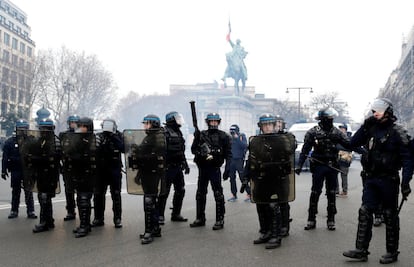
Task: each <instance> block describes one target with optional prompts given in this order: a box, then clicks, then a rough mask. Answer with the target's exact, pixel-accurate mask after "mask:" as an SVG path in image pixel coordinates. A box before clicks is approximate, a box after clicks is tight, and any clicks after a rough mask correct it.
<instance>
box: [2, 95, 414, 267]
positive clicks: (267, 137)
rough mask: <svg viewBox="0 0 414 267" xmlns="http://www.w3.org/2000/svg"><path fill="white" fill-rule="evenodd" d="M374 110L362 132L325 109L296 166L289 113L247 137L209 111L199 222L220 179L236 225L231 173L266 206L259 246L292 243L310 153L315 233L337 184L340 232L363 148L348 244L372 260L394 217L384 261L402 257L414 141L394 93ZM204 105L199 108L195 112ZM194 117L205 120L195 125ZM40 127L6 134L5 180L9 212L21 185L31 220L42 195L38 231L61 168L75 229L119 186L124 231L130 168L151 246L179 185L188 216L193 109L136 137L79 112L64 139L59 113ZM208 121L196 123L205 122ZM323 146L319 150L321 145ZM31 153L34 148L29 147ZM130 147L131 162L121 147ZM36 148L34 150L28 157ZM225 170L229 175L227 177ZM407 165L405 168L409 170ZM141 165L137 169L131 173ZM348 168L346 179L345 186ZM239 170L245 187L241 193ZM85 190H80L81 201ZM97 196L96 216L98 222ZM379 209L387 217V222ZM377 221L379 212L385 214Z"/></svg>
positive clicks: (267, 117)
mask: <svg viewBox="0 0 414 267" xmlns="http://www.w3.org/2000/svg"><path fill="white" fill-rule="evenodd" d="M371 112H372V114H370V116H368V117H367V119H366V120H365V121H364V123H363V124H362V126H361V127H360V128H359V129H358V130H357V131H356V133H355V134H354V135H353V136H351V135H350V134H347V132H346V130H347V129H346V124H344V125H341V127H339V128H340V129H338V128H336V127H334V124H333V121H334V118H335V116H336V115H337V114H336V111H335V110H334V109H332V108H329V107H327V108H323V109H321V110H320V111H319V112H318V115H317V117H316V118H315V119H316V120H318V125H317V126H314V127H312V128H311V129H309V130H308V131H307V133H306V135H305V138H304V145H303V148H302V151H301V154H300V157H299V166H298V167H296V168H294V162H295V159H294V155H295V149H296V141H295V136H293V135H292V134H291V133H289V132H288V131H287V130H286V125H285V122H284V120H283V118H281V117H280V116H276V115H273V114H270V113H266V114H263V115H261V116H260V117H259V119H258V123H257V125H258V129H259V134H258V135H256V136H252V137H250V139H249V141H247V137H246V135H245V134H244V133H242V132H241V130H240V128H239V126H238V125H237V124H233V125H231V127H230V129H229V133H227V132H225V131H222V130H220V129H219V125H220V123H221V117H220V115H219V114H218V113H209V114H207V116H206V117H205V123H206V126H207V129H206V130H202V131H200V130H198V127H196V125H195V132H194V140H193V143H192V145H191V152H192V153H193V154H194V162H195V164H196V166H197V168H198V182H197V190H196V196H195V202H196V217H195V220H194V221H193V222H192V223H190V227H204V226H205V225H206V213H205V209H206V202H207V201H206V196H207V191H208V185H209V184H211V189H212V191H213V195H214V200H215V209H216V218H215V223H214V225H213V226H212V229H213V230H221V229H223V228H224V221H225V197H224V192H223V185H222V181H226V180H228V179H229V181H230V191H231V197H230V198H229V199H228V200H227V201H228V202H235V201H237V200H238V193H241V194H243V193H244V192H246V199H245V201H247V202H253V203H255V204H256V210H257V216H258V222H259V236H258V238H257V239H255V240H253V244H266V245H265V248H266V249H275V248H277V247H279V246H281V242H282V238H284V237H287V236H288V235H289V229H290V226H289V224H290V221H291V219H290V205H289V202H291V201H293V200H294V198H295V196H294V195H295V192H294V188H295V186H294V175H295V174H296V175H300V174H301V172H302V166H303V164H304V162H305V160H307V159H308V160H309V161H310V171H311V174H312V187H311V192H310V197H309V208H308V219H307V223H306V225H305V227H304V230H307V231H311V230H313V229H315V228H316V227H317V224H316V215H317V213H318V202H319V198H320V195H321V193H322V190H323V185H324V184H325V187H326V197H327V221H326V227H327V229H328V230H330V231H335V230H336V225H335V215H336V214H337V208H336V197H337V195H341V196H347V194H348V184H347V174H348V168H349V166H350V164H351V160H352V157H351V158H350V155H351V152H352V151H355V152H357V153H360V154H362V156H361V165H362V172H361V178H362V184H363V195H362V204H361V207H360V208H359V217H358V228H357V237H356V245H355V249H352V250H349V251H345V252H343V255H344V256H345V257H348V258H351V259H355V260H359V261H367V259H368V255H369V251H368V248H369V243H370V240H371V237H372V226H373V225H374V226H378V225H380V224H381V223H382V222H384V223H385V225H386V254H384V255H383V256H382V257H381V258H380V263H381V264H388V263H393V262H395V261H397V260H398V254H399V251H398V244H399V230H400V229H399V209H398V205H399V202H398V199H399V194H400V192H401V194H402V199H403V200H405V199H407V197H408V195H409V194H410V193H411V188H410V184H409V182H410V180H411V178H412V175H413V169H414V160H413V154H414V141H413V140H412V139H411V138H410V136H409V135H408V134H407V131H406V130H405V129H404V128H403V127H402V126H400V125H398V124H396V120H397V118H396V116H395V114H394V110H393V105H392V103H391V102H390V101H389V100H388V99H385V98H379V99H376V100H375V101H374V102H373V104H372V106H371ZM194 114H195V111H194V113H193V116H194ZM194 119H195V118H194V117H193V122H194ZM36 121H37V127H38V130H30V129H29V124H28V122H27V121H25V120H19V121H17V122H16V134H15V135H14V136H12V137H10V138H9V139H8V140H6V142H5V144H4V149H3V159H2V172H1V177H2V178H3V179H5V180H6V179H7V178H8V175H9V173H10V174H11V187H12V201H11V202H12V205H11V211H10V214H9V216H8V218H9V219H14V218H16V217H18V213H19V202H20V194H21V188H22V185H23V189H24V190H23V191H24V193H25V200H26V207H27V211H26V212H27V217H28V218H31V219H36V218H37V215H36V214H35V211H34V204H33V192H37V195H38V199H39V203H40V216H39V217H40V222H39V224H36V225H35V227H34V228H33V232H34V233H38V232H44V231H48V230H51V229H53V228H54V226H55V225H54V218H53V207H52V201H51V199H52V198H53V197H55V195H56V192H57V187H58V181H59V175H60V174H62V175H63V180H64V187H65V197H66V210H67V215H66V216H65V217H64V221H70V220H74V219H76V215H77V213H76V211H75V210H76V207H77V208H78V209H77V212H78V215H79V222H80V224H79V227H77V228H76V229H74V231H73V232H74V234H75V237H84V236H87V235H88V233H89V232H90V231H91V227H100V226H103V225H104V224H105V218H104V214H105V200H106V197H105V194H106V191H107V189H108V186H109V189H110V193H111V198H112V210H113V223H114V226H115V228H121V227H122V200H121V199H122V197H121V187H122V171H123V167H125V168H126V169H130V170H132V172H128V171H126V173H127V176H128V175H129V176H130V177H127V179H130V180H131V181H133V183H134V184H135V185H136V186H138V187H139V188H140V190H141V191H140V192H141V193H138V194H140V195H143V205H144V216H145V230H144V232H143V233H142V234H141V235H140V238H141V243H142V244H150V243H152V242H153V241H154V238H155V237H160V236H161V226H162V225H163V224H164V223H165V207H166V202H167V199H168V197H169V193H170V191H171V187H172V186H173V188H174V195H173V199H172V212H171V217H170V219H171V221H176V222H186V221H187V220H188V219H187V218H185V217H183V216H182V215H181V209H182V205H183V199H184V196H185V179H184V175H187V174H189V173H190V168H189V166H188V163H187V160H186V157H185V139H184V137H183V134H182V132H181V130H180V127H181V126H182V124H183V118H182V115H181V114H179V113H178V112H175V111H172V112H169V113H167V114H166V116H165V125H162V124H161V120H160V118H159V117H158V116H157V115H154V114H148V115H146V116H144V118H143V120H142V124H143V129H140V130H139V131H140V134H141V136H142V138H141V139H140V140H132V141H131V140H129V141H127V142H126V141H125V140H126V139H125V138H126V137H125V136H124V135H123V134H122V133H121V132H119V131H118V129H117V124H116V122H115V121H114V120H112V119H106V120H104V121H103V122H102V125H101V127H102V131H101V132H99V133H95V132H94V128H93V121H92V120H91V119H90V118H87V117H82V118H81V117H79V116H76V115H73V116H70V117H69V118H68V120H67V124H68V130H67V131H65V132H62V133H60V134H59V136H56V135H55V134H54V130H55V127H54V123H53V121H52V120H51V119H49V118H48V117H39V118H37V119H36ZM195 121H196V120H195ZM311 151H312V153H310V152H311ZM29 152H30V153H29ZM123 153H125V154H128V160H126V161H125V164H126V166H123V163H122V160H121V155H122V154H123ZM28 155H30V156H28ZM222 170H224V171H223V173H222ZM400 170H402V171H401V176H400ZM131 173H132V174H133V175H132V176H131ZM338 174H340V175H341V176H340V178H341V180H342V183H341V188H342V191H339V180H338ZM237 176H238V177H239V180H240V184H241V186H240V190H239V191H238V189H237V179H236V178H237ZM75 195H76V197H75ZM92 199H93V204H94V205H93V211H94V219H93V220H92V221H91V216H92V215H91V214H92V203H91V202H92ZM378 216H381V222H380V223H379V224H378V220H377V218H378ZM374 218H375V219H374Z"/></svg>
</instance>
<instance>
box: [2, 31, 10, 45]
mask: <svg viewBox="0 0 414 267" xmlns="http://www.w3.org/2000/svg"><path fill="white" fill-rule="evenodd" d="M3 43H4V44H5V45H7V46H10V35H9V34H8V33H7V32H5V33H4V38H3Z"/></svg>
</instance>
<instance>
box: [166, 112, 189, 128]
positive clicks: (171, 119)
mask: <svg viewBox="0 0 414 267" xmlns="http://www.w3.org/2000/svg"><path fill="white" fill-rule="evenodd" d="M165 121H166V123H167V124H173V123H176V124H177V125H178V126H183V125H184V117H183V115H181V114H180V113H178V112H175V111H172V112H170V113H168V114H167V115H165Z"/></svg>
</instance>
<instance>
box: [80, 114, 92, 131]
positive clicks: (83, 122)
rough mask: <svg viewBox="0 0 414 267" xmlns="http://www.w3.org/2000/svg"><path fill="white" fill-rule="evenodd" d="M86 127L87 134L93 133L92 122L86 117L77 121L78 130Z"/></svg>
mask: <svg viewBox="0 0 414 267" xmlns="http://www.w3.org/2000/svg"><path fill="white" fill-rule="evenodd" d="M79 127H86V129H87V131H88V132H93V120H92V119H91V118H88V117H82V118H80V119H79V121H78V128H79Z"/></svg>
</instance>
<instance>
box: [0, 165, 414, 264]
mask: <svg viewBox="0 0 414 267" xmlns="http://www.w3.org/2000/svg"><path fill="white" fill-rule="evenodd" d="M359 171H360V167H359V162H358V161H354V162H353V165H352V166H351V170H350V175H349V184H350V188H349V196H348V198H337V208H338V215H337V217H336V221H337V230H336V231H333V232H331V231H328V230H327V229H326V197H324V195H322V196H321V200H320V203H319V214H318V216H317V228H316V229H315V230H313V231H304V230H303V227H304V225H305V223H306V219H307V208H308V199H309V192H310V184H311V177H310V174H309V173H306V172H305V173H302V174H301V175H300V176H298V177H297V180H296V200H295V201H294V202H292V203H291V217H292V218H293V222H292V224H291V231H290V236H289V237H287V238H285V239H283V241H282V246H281V247H280V248H278V249H274V250H266V249H265V248H264V245H253V243H252V241H253V239H255V238H256V237H257V236H258V220H257V214H256V209H255V205H253V204H250V203H246V202H244V201H243V199H244V196H239V200H238V201H237V202H235V203H228V202H227V203H226V217H225V228H224V229H223V230H221V231H213V230H212V229H211V227H212V226H213V224H214V219H215V206H214V199H213V196H212V192H211V191H209V195H208V202H207V211H206V212H207V214H206V215H207V225H206V227H202V228H190V227H189V222H191V221H192V220H194V219H195V190H196V175H197V169H196V167H195V166H194V165H192V166H191V173H190V175H189V176H186V183H187V185H186V190H187V191H186V197H185V200H184V207H183V211H182V214H183V215H184V216H185V217H187V218H189V222H188V223H173V222H170V221H169V211H168V210H167V213H166V215H167V216H166V218H167V220H166V224H165V226H163V230H162V237H161V238H157V239H156V240H155V241H154V242H153V243H152V244H150V245H145V246H144V245H141V243H140V239H139V237H138V235H139V233H141V232H142V231H143V230H144V216H143V215H144V213H143V205H142V197H141V196H134V195H128V194H126V193H124V194H123V225H124V227H123V228H121V229H115V228H114V226H113V223H112V210H111V205H112V202H111V200H110V197H107V209H106V221H105V226H104V227H101V228H97V229H93V231H92V232H91V234H90V235H89V236H87V237H85V238H80V239H76V238H75V237H74V235H73V233H72V229H73V228H74V227H75V225H77V224H78V221H76V222H75V221H71V222H64V221H63V217H64V216H65V208H64V207H65V201H64V194H63V193H61V194H59V195H58V196H57V197H56V198H55V199H54V205H53V206H54V218H55V223H56V228H55V229H54V230H52V231H49V232H45V233H39V234H33V233H32V228H33V226H34V224H36V223H38V220H29V219H27V218H26V214H25V207H24V206H22V207H21V208H20V214H19V215H20V216H19V217H18V218H17V219H14V220H9V219H7V215H8V213H9V210H10V204H9V203H10V194H11V192H10V188H9V181H3V180H1V181H0V227H1V231H0V240H1V243H0V255H1V261H0V262H1V263H0V266H75V265H77V266H307V267H309V266H378V265H379V264H378V259H379V258H380V256H381V255H382V254H384V253H385V235H384V233H385V226H381V227H378V228H374V230H373V239H372V241H371V247H370V252H371V255H370V257H369V260H368V262H366V263H355V262H349V261H347V259H346V258H344V257H343V256H342V252H343V251H344V250H347V249H351V248H353V247H354V244H355V234H356V229H357V225H356V222H357V211H358V208H359V206H360V199H361V181H360V178H359ZM124 184H125V183H124ZM209 190H210V189H209ZM224 191H225V197H226V199H227V198H229V197H230V189H229V182H228V181H226V182H224ZM22 195H23V194H22ZM170 197H171V194H170ZM35 198H37V196H36V195H35ZM22 203H24V202H23V196H22ZM169 203H170V202H169ZM167 205H168V204H167ZM413 209H414V207H413V201H412V198H410V199H409V200H408V202H407V203H405V204H404V207H403V210H402V212H401V236H400V251H401V254H400V257H399V261H398V262H397V264H395V266H412V259H413V257H414V251H413V249H412V248H413V247H414V238H413V237H414V227H412V222H413V221H414V213H413ZM36 213H37V214H38V213H39V205H38V204H36Z"/></svg>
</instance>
